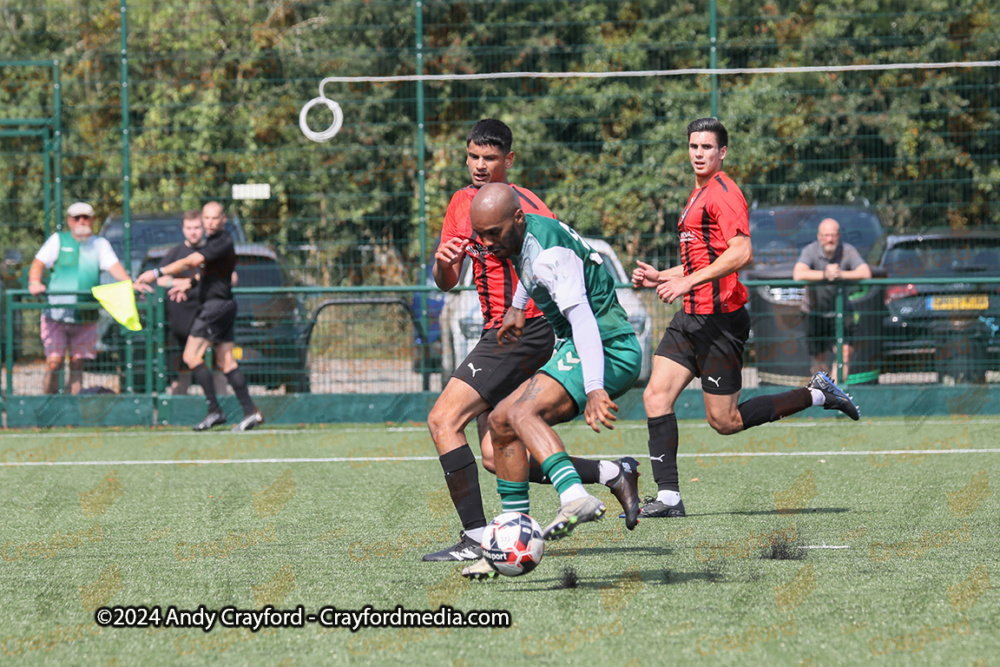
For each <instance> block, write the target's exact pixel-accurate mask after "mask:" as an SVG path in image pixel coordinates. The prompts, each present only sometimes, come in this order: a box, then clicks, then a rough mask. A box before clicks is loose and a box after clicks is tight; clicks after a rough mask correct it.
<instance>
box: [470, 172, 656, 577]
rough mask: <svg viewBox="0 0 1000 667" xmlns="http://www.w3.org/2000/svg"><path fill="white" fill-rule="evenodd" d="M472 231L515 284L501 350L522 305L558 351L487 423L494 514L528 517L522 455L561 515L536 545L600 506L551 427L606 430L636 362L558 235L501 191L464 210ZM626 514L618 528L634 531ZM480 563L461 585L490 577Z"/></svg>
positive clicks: (576, 241)
mask: <svg viewBox="0 0 1000 667" xmlns="http://www.w3.org/2000/svg"><path fill="white" fill-rule="evenodd" d="M471 217H472V227H473V229H474V230H475V232H476V234H478V235H479V237H480V239H481V242H482V244H483V246H484V247H485V249H486V250H487V251H488V252H491V253H493V254H494V255H495V256H496V257H497V258H499V259H501V260H503V259H508V258H511V259H513V263H514V266H515V268H516V270H517V274H518V278H519V279H520V283H519V285H518V287H517V291H516V292H515V293H514V298H513V301H512V305H511V307H510V309H509V310H508V311H507V314H506V315H505V316H504V320H503V323H502V324H501V326H500V328H499V329H498V330H497V338H498V340H499V341H500V343H501V344H511V343H513V344H516V343H517V341H518V340H519V338H520V336H521V333H522V331H523V328H524V325H525V316H524V310H523V308H524V306H525V305H526V304H527V302H528V299H529V298H531V299H534V301H535V304H536V305H537V306H538V307H539V308H540V309H541V311H542V312H543V313H544V314H545V317H546V318H547V319H548V320H549V322H551V323H552V326H553V328H554V329H555V332H556V337H557V338H561V339H562V342H561V343H560V344H559V345H558V346H557V347H556V351H555V354H554V355H553V356H552V359H551V360H550V361H549V362H548V363H547V364H545V366H543V367H542V368H541V369H540V370H539V371H538V372H537V373H535V374H534V375H533V376H532V377H531V378H530V379H528V380H526V381H525V382H524V383H523V384H522V385H521V386H520V387H518V388H517V389H516V390H514V392H513V393H512V394H511V395H510V396H508V397H507V398H505V399H504V400H503V401H501V402H500V404H499V405H497V406H496V408H494V410H493V414H492V415H491V416H490V422H489V425H490V432H491V434H492V438H493V447H494V461H495V465H496V474H497V491H498V492H499V493H500V503H501V506H502V508H503V511H504V512H523V513H526V514H527V513H528V510H529V500H528V453H529V452H530V453H531V455H532V456H533V457H534V458H535V460H537V461H541V467H542V472H543V473H544V474H545V475H546V476H547V477H548V478H549V479H550V480H551V481H552V484H553V485H554V486H555V487H556V491H558V492H559V499H560V502H561V505H562V506H561V508H560V510H559V513H558V514H557V515H556V518H555V520H553V521H552V522H551V523H550V524H549V525H547V526H546V527H545V528H544V529H543V531H542V536H543V537H544V538H545V539H546V540H552V539H559V538H562V537H565V536H566V535H568V534H569V533H570V532H571V531H572V530H573V529H574V528H575V527H576V525H577V524H580V523H585V522H587V521H594V520H596V519H599V518H600V517H601V515H602V514H604V509H605V508H604V504H603V503H602V502H601V501H600V500H599V499H597V498H595V497H594V496H591V495H590V494H588V493H587V492H586V490H584V488H583V485H582V484H581V481H580V476H579V475H578V474H577V472H576V470H575V469H574V468H573V464H572V463H571V461H570V457H569V455H567V454H566V451H565V447H564V446H563V442H562V440H561V439H560V438H559V436H558V434H556V432H555V431H554V430H553V428H552V426H553V425H554V424H560V423H563V422H567V421H569V420H571V419H573V418H574V417H576V416H577V415H578V414H580V413H581V412H582V413H583V416H584V419H585V420H586V422H587V424H588V425H589V426H590V427H591V428H593V429H594V430H595V431H598V432H599V431H600V424H604V426H605V427H607V428H609V429H611V428H614V426H613V422H614V421H615V420H616V417H615V414H614V413H615V412H616V411H617V410H618V406H617V405H616V404H615V403H614V400H613V399H615V398H617V397H618V396H621V395H622V394H624V393H625V392H626V391H628V389H629V388H630V387H631V386H632V385H633V384H635V381H636V380H637V379H638V378H639V371H640V368H641V367H642V352H641V349H640V347H639V341H638V340H637V339H636V337H635V332H634V331H633V329H632V326H631V325H630V324H629V322H628V317H627V315H626V313H625V309H624V308H622V306H621V304H620V303H618V297H617V296H616V295H615V283H614V279H613V278H612V277H611V275H610V274H609V273H608V272H607V270H606V269H605V268H604V267H603V266H601V262H602V259H601V256H600V255H598V254H597V253H596V252H594V251H593V249H591V248H590V247H589V246H588V245H587V244H586V243H585V242H584V241H583V240H582V239H581V238H580V236H579V235H578V234H577V233H576V232H575V231H573V229H572V228H570V227H569V226H568V225H566V224H565V223H563V222H560V221H558V220H553V219H551V218H545V217H542V216H538V215H531V214H527V215H526V214H525V213H524V211H523V210H522V209H521V207H520V204H519V202H518V199H517V195H516V193H515V192H514V191H513V190H512V189H511V188H510V186H508V185H505V184H502V183H492V184H489V185H485V186H483V187H482V188H480V190H479V193H478V194H477V195H476V197H475V199H473V201H472V209H471ZM634 509H635V508H630V510H633V511H630V512H628V513H627V514H626V526H627V527H629V528H630V529H631V528H632V527H634V526H635V521H636V520H637V519H636V517H637V514H636V513H635V511H634ZM492 573H493V570H492V568H491V567H490V565H489V563H488V562H487V561H486V560H485V559H482V560H480V561H478V562H477V563H475V564H474V565H472V566H470V567H467V568H465V569H464V570H463V571H462V575H463V576H466V577H469V578H474V579H481V578H485V577H489V576H492Z"/></svg>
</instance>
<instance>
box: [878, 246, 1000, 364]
mask: <svg viewBox="0 0 1000 667" xmlns="http://www.w3.org/2000/svg"><path fill="white" fill-rule="evenodd" d="M879 265H880V266H881V267H882V268H883V269H884V270H885V272H886V275H887V276H888V277H889V278H899V279H900V283H899V284H898V285H891V286H889V287H888V288H887V289H886V290H885V306H886V309H887V311H888V312H887V313H886V315H885V320H884V323H883V337H884V341H883V344H882V346H883V356H884V358H885V360H886V362H887V363H889V364H891V366H892V367H893V368H895V369H899V370H917V371H937V372H938V374H939V377H940V378H941V379H942V380H943V379H944V378H946V377H947V378H952V379H954V380H955V381H959V382H963V381H964V382H983V381H985V379H986V371H987V370H989V369H997V368H1000V363H998V362H1000V359H998V353H1000V294H998V288H1000V233H997V232H993V231H965V230H962V231H952V230H950V229H949V230H939V231H930V232H927V233H921V234H907V235H898V236H890V237H889V238H888V239H886V247H885V251H884V253H883V254H882V258H881V260H880V262H879ZM926 278H935V279H942V278H944V279H947V282H944V283H936V284H926V283H921V282H920V281H921V279H926ZM974 278H991V279H995V280H992V281H991V282H986V283H974V282H970V279H974Z"/></svg>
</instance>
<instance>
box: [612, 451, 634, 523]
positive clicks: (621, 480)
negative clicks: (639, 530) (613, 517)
mask: <svg viewBox="0 0 1000 667" xmlns="http://www.w3.org/2000/svg"><path fill="white" fill-rule="evenodd" d="M617 463H618V467H619V468H621V472H620V473H618V476H617V477H615V478H614V479H613V480H611V481H610V482H608V488H609V489H611V493H612V495H614V497H615V498H617V499H618V502H620V503H621V504H622V509H623V510H625V512H624V513H623V514H621V515H620V516H622V517H624V519H625V527H626V528H628V529H629V530H632V529H633V528H635V527H636V524H638V523H639V462H638V461H636V460H635V459H634V458H632V457H631V456H625V457H622V458H620V459H618V461H617Z"/></svg>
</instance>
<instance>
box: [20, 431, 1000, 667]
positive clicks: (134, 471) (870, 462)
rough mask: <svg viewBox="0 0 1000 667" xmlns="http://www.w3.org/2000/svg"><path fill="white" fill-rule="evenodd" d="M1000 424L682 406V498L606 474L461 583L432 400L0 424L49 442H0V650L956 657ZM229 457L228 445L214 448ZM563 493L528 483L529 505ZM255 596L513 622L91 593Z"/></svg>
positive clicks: (620, 447)
mask: <svg viewBox="0 0 1000 667" xmlns="http://www.w3.org/2000/svg"><path fill="white" fill-rule="evenodd" d="M998 426H1000V421H998V420H994V421H991V420H989V419H976V420H969V421H962V420H959V419H944V418H937V419H927V420H924V421H915V420H912V419H911V420H906V421H904V420H898V421H892V420H884V421H883V420H880V421H876V422H865V421H862V422H860V423H857V424H855V423H852V422H847V421H845V420H843V419H820V420H817V421H805V420H799V421H789V422H782V423H778V424H774V425H770V426H767V427H762V428H758V429H755V430H753V431H750V432H747V433H743V434H739V435H735V436H729V437H723V436H719V435H717V434H716V433H714V432H713V431H712V430H711V429H709V428H707V427H706V426H705V425H704V424H703V423H698V422H690V423H682V424H681V426H680V432H681V438H682V441H681V450H680V451H681V453H682V455H683V457H682V458H681V459H680V467H681V488H682V493H683V496H684V501H685V504H686V506H687V510H688V517H686V518H684V519H659V520H657V519H648V520H644V521H642V522H641V523H640V525H639V527H638V528H637V529H636V530H635V531H634V532H631V533H630V532H628V531H626V530H624V526H623V522H621V521H620V520H618V519H616V518H613V517H615V516H616V515H617V509H618V507H617V504H616V502H615V500H614V498H613V497H612V496H611V495H610V494H609V493H608V492H607V491H605V490H604V489H600V488H598V489H595V492H597V493H598V494H599V495H600V497H601V498H603V499H604V501H605V502H606V503H607V505H608V508H609V513H608V518H606V519H605V520H603V521H602V522H599V523H595V524H588V525H584V526H581V527H580V528H578V529H577V531H576V532H575V533H574V534H573V535H572V536H570V537H569V538H567V539H566V540H564V541H562V542H556V543H550V544H549V545H548V549H547V551H546V554H545V557H544V558H543V560H542V562H541V564H540V565H539V567H538V568H537V569H536V570H535V571H534V572H532V573H530V574H528V575H526V576H524V577H521V578H500V579H499V580H493V581H488V582H475V583H470V582H467V581H465V580H464V579H462V578H461V577H460V576H459V574H458V572H459V570H460V566H459V565H457V564H449V563H423V562H421V560H420V557H421V555H422V554H424V553H426V552H429V551H434V550H437V549H440V548H443V547H445V546H448V545H450V544H453V543H454V542H455V541H456V540H457V534H458V530H459V528H460V526H459V524H458V520H457V517H456V516H455V515H454V510H453V509H452V507H451V501H450V498H449V496H448V493H447V490H446V487H445V484H444V479H443V476H442V474H441V467H440V464H439V463H438V462H437V459H436V456H434V454H433V445H432V444H431V442H430V439H429V437H428V435H427V432H426V429H425V428H424V427H423V426H422V425H411V426H404V427H402V428H389V427H369V426H351V427H346V426H336V427H328V428H311V429H302V430H295V429H290V430H285V431H260V432H251V433H247V434H241V435H234V434H230V433H228V432H225V431H223V432H218V433H210V434H192V433H188V432H180V431H158V430H140V429H136V430H117V431H113V430H104V431H51V432H41V433H28V432H21V433H18V432H12V433H6V434H5V435H4V436H2V438H3V445H2V451H0V462H2V463H5V464H12V463H18V462H21V463H24V462H43V463H49V464H52V463H55V464H59V465H40V466H36V465H31V466H15V465H5V466H2V467H0V475H2V478H3V483H2V484H0V499H2V503H3V506H4V507H5V509H6V513H5V520H4V521H3V523H2V528H0V533H2V534H0V544H2V554H0V555H2V561H0V566H2V567H0V595H2V599H3V601H4V606H3V613H2V615H0V642H2V643H0V656H2V657H0V660H2V661H3V662H4V663H5V664H36V663H40V662H47V663H51V662H60V663H63V664H107V663H108V662H109V661H110V662H111V664H116V663H115V662H114V661H115V660H117V661H118V663H117V664H122V665H127V664H227V665H232V664H253V665H279V664H280V665H307V664H310V665H311V664H339V663H350V664H373V665H383V664H388V663H396V662H399V663H402V664H414V665H423V664H426V665H464V664H469V665H473V664H486V663H495V664H517V663H525V662H531V663H532V664H539V665H561V664H590V665H597V664H600V665H625V664H628V665H632V666H638V665H662V664H678V665H685V664H691V665H745V664H772V665H799V664H807V665H808V664H814V665H858V664H893V665H896V664H914V665H917V664H973V663H975V662H976V661H977V660H986V659H988V658H989V657H990V656H993V657H994V658H995V656H996V655H998V653H1000V636H998V635H1000V632H998V630H997V626H996V622H995V619H996V618H997V617H998V616H1000V595H998V594H997V592H996V591H995V590H993V589H992V584H993V582H995V581H996V580H997V577H1000V565H998V559H997V553H998V547H1000V537H998V536H1000V530H998V525H1000V522H998V518H1000V512H998V499H997V495H996V494H995V493H993V487H994V486H995V485H996V484H997V483H998V480H1000V474H998V473H997V471H998V470H1000V468H998V466H997V462H998V461H1000V444H997V442H996V438H995V435H994V434H995V433H996V432H997V427H998ZM560 432H561V434H562V435H563V436H564V438H565V440H566V442H567V449H568V450H569V451H570V453H573V454H581V455H590V456H596V455H605V456H607V457H610V458H618V457H620V456H623V455H625V454H631V455H636V456H637V457H640V461H641V462H642V465H641V466H640V471H641V472H643V477H642V479H641V480H640V482H641V487H642V491H643V492H644V494H653V493H655V487H654V484H653V482H652V476H651V474H650V472H651V471H650V469H649V461H648V458H641V455H642V454H643V453H644V452H645V449H646V444H645V443H646V430H645V425H644V424H641V423H626V424H622V425H621V426H620V428H619V429H617V430H616V431H614V432H613V433H604V434H601V435H596V434H593V433H590V432H589V431H588V430H587V429H586V428H585V426H581V425H578V424H573V425H569V426H565V427H561V428H560ZM473 440H474V438H473ZM473 448H474V449H475V445H473ZM978 449H983V450H990V451H989V452H982V453H974V452H970V451H969V450H978ZM890 450H898V451H899V452H901V453H885V452H887V451H890ZM933 452H938V453H933ZM751 454H753V455H752V456H751ZM770 454H776V455H770ZM223 459H226V460H233V461H242V462H236V463H224V464H218V463H212V461H217V460H223ZM346 459H350V460H346ZM386 459H389V460H386ZM86 462H96V463H95V464H94V465H80V464H83V463H86ZM137 462H138V463H137ZM62 464H72V465H62ZM481 482H482V486H483V496H484V503H485V506H486V513H487V515H488V516H492V515H494V514H498V513H499V511H500V507H499V499H498V497H497V495H496V492H495V489H496V485H495V480H494V478H493V477H492V476H491V475H489V474H488V473H486V472H482V474H481ZM557 500H558V499H557V495H556V493H555V491H554V490H553V489H552V488H551V487H533V488H532V503H533V504H532V514H533V515H534V516H535V517H536V518H537V519H538V521H539V523H542V524H543V525H544V524H545V523H547V522H548V521H549V520H550V519H551V517H552V516H553V515H554V513H555V511H556V509H557ZM800 547H827V548H808V549H802V548H800ZM829 547H839V548H829ZM268 604H270V605H273V606H274V607H275V608H276V609H288V610H292V609H295V608H296V607H297V606H298V605H302V606H303V608H304V610H305V612H306V613H316V612H318V611H319V610H320V609H321V608H323V607H335V608H336V609H338V610H357V609H361V608H362V607H364V606H365V605H372V606H373V607H374V608H375V609H388V610H392V609H395V608H396V606H397V605H401V606H403V607H405V608H406V609H410V610H436V609H438V608H439V607H441V606H442V605H446V606H450V607H453V608H455V609H457V610H461V611H469V610H483V609H484V610H506V611H509V612H510V615H511V618H512V621H513V625H512V627H510V628H497V629H480V628H394V629H373V628H367V629H361V630H359V631H357V632H351V631H350V630H348V629H342V628H326V627H323V626H321V625H320V624H318V623H309V624H307V625H305V627H301V628H273V629H265V630H261V631H259V632H257V633H252V632H250V631H248V630H242V629H232V628H225V627H221V625H219V624H218V623H217V624H216V626H215V628H214V629H213V630H212V631H211V632H209V633H205V632H204V631H202V630H199V629H178V628H152V627H150V628H111V627H105V628H101V627H99V626H98V625H96V623H95V622H94V609H95V608H96V607H98V606H112V605H145V606H152V605H157V606H159V607H160V608H161V609H162V610H163V611H164V612H165V611H166V610H167V608H168V606H170V605H174V606H176V607H177V608H178V609H197V608H198V607H199V605H204V606H205V607H206V608H207V609H209V610H218V609H221V608H223V607H227V606H230V607H236V608H238V609H241V610H252V609H259V608H261V607H263V606H265V605H268Z"/></svg>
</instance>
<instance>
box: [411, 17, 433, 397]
mask: <svg viewBox="0 0 1000 667" xmlns="http://www.w3.org/2000/svg"><path fill="white" fill-rule="evenodd" d="M414 8H415V11H416V33H417V35H416V44H417V74H418V75H420V74H423V73H424V51H423V48H424V34H423V33H424V13H423V3H422V2H421V1H420V0H415V2H414ZM425 179H426V174H425V173H424V82H423V81H422V80H420V79H417V182H418V183H419V187H420V202H419V215H420V276H419V278H418V283H419V284H421V285H423V284H425V283H426V281H427V191H426V187H425V186H426V182H425ZM427 296H428V295H427V293H426V292H425V293H424V298H423V299H421V301H420V302H421V303H422V304H423V305H424V307H423V308H421V309H420V327H421V328H422V329H423V330H424V335H423V337H422V339H421V341H420V348H421V349H420V370H421V374H422V376H423V388H424V391H430V388H431V369H430V368H429V367H428V366H429V364H428V360H429V359H430V341H428V340H427V335H428V334H427V331H428V329H429V327H428V319H427Z"/></svg>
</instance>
